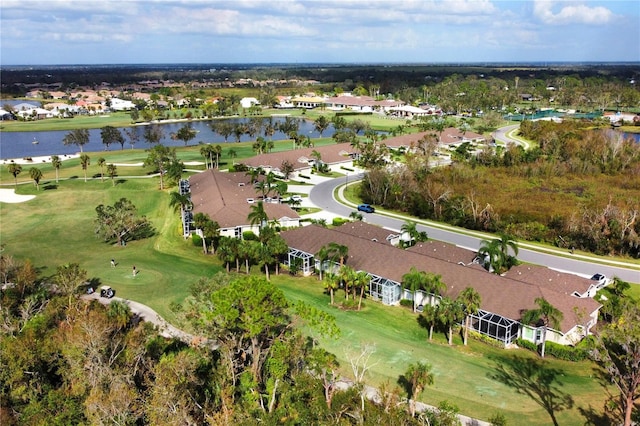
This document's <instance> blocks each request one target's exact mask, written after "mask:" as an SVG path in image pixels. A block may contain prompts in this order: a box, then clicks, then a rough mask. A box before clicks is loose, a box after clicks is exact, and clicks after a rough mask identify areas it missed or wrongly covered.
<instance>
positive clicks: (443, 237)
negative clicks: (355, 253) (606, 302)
mask: <svg viewBox="0 0 640 426" xmlns="http://www.w3.org/2000/svg"><path fill="white" fill-rule="evenodd" d="M361 178H362V174H359V175H354V176H350V177H349V184H351V183H353V182H355V181H356V179H361ZM345 183H346V182H345V178H337V179H332V180H328V181H325V182H321V183H318V184H316V185H315V186H314V187H313V188H312V189H311V191H310V193H309V200H310V201H311V202H312V203H313V204H314V205H316V206H317V207H319V208H322V209H324V210H326V211H327V212H330V213H332V214H337V215H341V216H344V217H349V214H350V213H351V212H353V211H354V208H355V206H354V205H350V204H349V203H348V202H346V201H344V200H343V199H341V202H339V201H338V200H336V198H335V197H334V193H335V192H336V190H337V189H338V188H339V187H341V186H344V184H345ZM338 196H339V195H338ZM339 197H340V196H339ZM340 198H342V197H340ZM343 203H344V204H343ZM363 216H364V221H366V222H368V223H372V224H376V225H380V226H383V227H385V228H388V229H391V230H395V231H399V230H400V228H401V227H402V225H403V223H405V222H406V221H407V220H408V219H409V218H407V217H402V216H397V215H392V214H381V213H378V212H376V213H373V214H368V213H363ZM411 220H415V219H411ZM417 222H418V226H417V228H418V230H420V231H425V232H427V234H428V235H429V238H431V239H434V240H438V241H445V242H448V243H452V244H455V245H457V246H460V247H465V248H468V249H471V250H474V251H475V250H478V248H480V245H481V243H480V241H481V240H483V239H491V238H495V236H494V235H491V234H483V233H481V232H472V231H468V230H463V229H460V228H455V227H452V226H447V225H442V224H439V223H435V222H430V221H417ZM518 247H519V252H518V259H520V260H522V261H524V262H529V263H534V264H537V265H545V266H548V267H550V268H553V269H557V270H560V271H566V272H571V273H574V274H578V275H582V276H585V277H586V276H588V277H591V276H592V275H593V274H595V273H601V274H604V275H606V276H607V277H614V276H617V277H619V278H620V279H622V280H625V281H628V282H631V283H640V265H634V264H630V263H625V262H619V261H616V260H608V259H603V258H598V259H597V261H594V260H593V259H592V258H590V257H589V256H582V255H579V254H574V255H571V254H569V252H568V251H567V250H562V249H555V248H548V249H540V248H538V247H534V246H533V245H530V244H527V243H519V244H518Z"/></svg>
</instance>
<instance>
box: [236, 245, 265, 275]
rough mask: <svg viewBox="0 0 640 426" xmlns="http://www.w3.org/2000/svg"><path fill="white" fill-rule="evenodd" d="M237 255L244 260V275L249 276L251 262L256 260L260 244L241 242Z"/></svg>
mask: <svg viewBox="0 0 640 426" xmlns="http://www.w3.org/2000/svg"><path fill="white" fill-rule="evenodd" d="M238 254H239V255H240V257H241V258H242V259H244V267H245V273H246V274H247V275H249V272H250V265H251V261H252V260H256V259H257V258H258V256H259V254H260V242H258V241H252V240H241V241H240V244H239V246H238Z"/></svg>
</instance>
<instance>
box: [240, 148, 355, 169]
mask: <svg viewBox="0 0 640 426" xmlns="http://www.w3.org/2000/svg"><path fill="white" fill-rule="evenodd" d="M350 148H351V146H349V145H348V144H333V145H324V146H318V147H315V148H302V149H293V150H288V151H278V152H271V153H266V154H260V155H256V156H254V157H250V158H247V159H244V160H242V164H244V165H246V166H249V167H252V168H258V167H260V168H262V169H263V170H265V171H267V172H268V171H275V172H279V171H280V167H282V164H283V163H284V162H285V161H287V162H289V163H291V164H292V165H293V168H294V170H302V169H308V168H311V166H312V164H313V161H315V160H314V159H313V155H312V154H313V152H314V151H316V152H317V153H319V154H320V159H321V161H322V162H323V163H324V164H329V165H331V164H338V163H348V165H352V164H353V163H352V162H353V155H352V152H351V149H350Z"/></svg>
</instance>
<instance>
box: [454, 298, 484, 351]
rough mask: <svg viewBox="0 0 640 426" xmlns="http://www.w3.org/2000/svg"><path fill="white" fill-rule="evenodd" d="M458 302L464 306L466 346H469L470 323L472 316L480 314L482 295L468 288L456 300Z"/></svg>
mask: <svg viewBox="0 0 640 426" xmlns="http://www.w3.org/2000/svg"><path fill="white" fill-rule="evenodd" d="M456 300H457V302H458V303H460V304H461V305H462V310H463V311H464V314H465V317H464V339H463V340H464V345H465V346H467V341H468V338H469V322H470V320H471V315H476V314H477V313H478V309H480V304H481V302H482V298H481V297H480V293H478V292H477V291H476V290H475V289H474V288H473V287H467V288H465V289H464V290H462V292H460V294H459V295H458V297H457V298H456Z"/></svg>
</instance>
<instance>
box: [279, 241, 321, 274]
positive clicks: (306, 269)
mask: <svg viewBox="0 0 640 426" xmlns="http://www.w3.org/2000/svg"><path fill="white" fill-rule="evenodd" d="M294 259H300V261H299V262H300V264H299V267H300V269H299V270H300V271H301V272H302V274H303V275H311V273H312V272H313V269H314V260H313V255H312V254H309V253H306V252H304V251H302V250H298V249H294V248H291V247H289V253H287V258H286V260H285V261H284V262H283V263H284V264H285V265H287V266H288V267H291V265H293V264H294V263H295V262H296V261H295V260H294Z"/></svg>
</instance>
